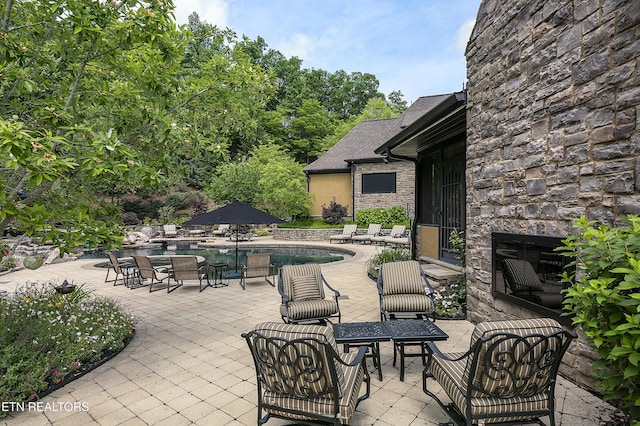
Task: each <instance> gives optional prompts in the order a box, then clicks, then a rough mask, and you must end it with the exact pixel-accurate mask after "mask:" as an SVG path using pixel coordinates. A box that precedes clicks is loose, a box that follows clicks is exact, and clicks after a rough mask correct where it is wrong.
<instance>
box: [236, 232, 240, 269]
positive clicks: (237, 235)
mask: <svg viewBox="0 0 640 426" xmlns="http://www.w3.org/2000/svg"><path fill="white" fill-rule="evenodd" d="M239 227H240V225H238V226H236V272H238V238H239V237H240V234H238V229H239Z"/></svg>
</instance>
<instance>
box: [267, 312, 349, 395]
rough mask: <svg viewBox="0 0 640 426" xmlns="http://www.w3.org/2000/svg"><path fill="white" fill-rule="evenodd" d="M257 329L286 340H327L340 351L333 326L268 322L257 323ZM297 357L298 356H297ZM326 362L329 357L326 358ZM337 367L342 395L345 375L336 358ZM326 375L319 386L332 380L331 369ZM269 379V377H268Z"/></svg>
mask: <svg viewBox="0 0 640 426" xmlns="http://www.w3.org/2000/svg"><path fill="white" fill-rule="evenodd" d="M255 330H256V331H257V332H258V333H260V334H262V335H264V336H266V337H279V338H281V339H285V340H293V339H302V338H312V339H317V340H319V341H321V342H327V343H329V345H330V346H331V347H332V348H333V350H334V352H336V353H338V354H339V353H340V352H338V346H337V345H336V341H335V338H334V336H333V327H326V326H322V325H305V324H282V323H276V322H266V323H261V324H258V325H256V328H255ZM318 349H319V350H320V351H321V353H323V354H324V352H325V351H324V349H323V348H321V347H320V345H318ZM295 358H298V356H296V357H295ZM324 362H327V359H326V358H324ZM334 365H335V367H336V376H337V377H338V384H339V390H340V395H342V394H343V392H344V389H345V384H346V383H345V376H344V372H343V369H342V368H341V364H340V363H339V362H337V361H335V360H334ZM324 373H325V375H324V376H323V377H321V378H320V377H319V378H318V383H317V386H318V387H321V386H326V385H327V383H330V382H331V375H330V373H329V370H328V369H327V370H325V371H324ZM267 379H268V378H267Z"/></svg>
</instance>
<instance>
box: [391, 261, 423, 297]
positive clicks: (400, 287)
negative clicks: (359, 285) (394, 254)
mask: <svg viewBox="0 0 640 426" xmlns="http://www.w3.org/2000/svg"><path fill="white" fill-rule="evenodd" d="M380 273H381V274H382V294H383V296H386V295H389V294H408V293H412V294H425V287H426V286H427V284H426V283H425V281H424V279H423V278H422V273H421V272H420V264H419V263H418V261H416V260H404V261H399V262H388V263H383V264H382V265H381V266H380Z"/></svg>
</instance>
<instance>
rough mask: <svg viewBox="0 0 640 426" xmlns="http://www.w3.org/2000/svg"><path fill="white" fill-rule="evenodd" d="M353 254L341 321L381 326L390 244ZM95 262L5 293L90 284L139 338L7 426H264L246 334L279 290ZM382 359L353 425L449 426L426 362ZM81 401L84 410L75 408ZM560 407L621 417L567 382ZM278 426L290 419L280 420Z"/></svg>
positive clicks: (459, 325) (346, 269)
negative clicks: (168, 284) (122, 274)
mask: <svg viewBox="0 0 640 426" xmlns="http://www.w3.org/2000/svg"><path fill="white" fill-rule="evenodd" d="M259 243H269V244H273V243H280V244H287V245H293V244H296V243H290V242H282V241H273V240H271V239H270V238H264V239H259V240H258V241H257V242H256V244H259ZM312 244H313V245H327V246H329V244H328V243H326V244H325V243H319V242H313V243H312ZM335 246H336V245H335V244H334V245H332V247H333V248H335ZM345 247H346V248H350V249H353V250H354V251H356V252H357V254H356V256H354V257H353V258H351V259H349V260H345V261H341V262H335V263H330V264H324V265H322V272H323V274H324V276H325V277H326V279H327V280H328V282H329V283H330V284H331V285H332V286H333V287H335V288H336V289H338V290H339V291H340V292H341V294H342V295H343V296H345V297H344V298H343V299H341V301H340V307H341V311H342V320H343V322H352V321H377V320H379V313H378V295H377V291H376V286H375V283H374V282H373V281H371V280H370V279H369V278H368V277H367V274H366V267H365V264H366V262H367V260H368V259H369V258H370V257H371V256H372V255H373V254H374V253H375V252H376V251H378V250H380V248H379V247H376V246H371V245H366V246H365V245H345ZM105 260H106V258H105ZM95 263H97V261H96V260H78V261H74V262H66V263H59V264H54V265H47V266H44V267H42V268H40V269H38V270H36V271H30V270H22V271H17V272H13V273H11V274H7V275H3V276H0V289H4V290H8V291H12V290H13V289H15V287H16V285H18V284H23V283H25V282H26V281H45V280H58V281H59V282H60V281H62V280H63V279H67V280H70V281H71V280H72V281H73V282H74V283H83V282H87V283H89V284H90V285H91V286H92V287H93V288H95V289H96V291H97V292H98V293H99V294H104V295H109V296H114V297H116V298H118V299H119V300H121V301H122V302H123V303H125V304H126V305H128V306H129V307H130V308H131V310H132V311H133V313H134V314H135V315H136V316H138V317H141V318H142V321H141V322H140V323H139V325H138V327H137V328H136V335H135V337H134V339H133V340H132V341H131V343H130V344H129V345H128V346H127V347H126V348H125V349H124V350H123V351H122V352H121V353H120V354H119V355H118V356H116V357H115V358H114V359H112V360H110V361H108V362H107V363H105V364H104V365H102V366H100V367H98V368H97V369H95V370H94V371H92V372H90V373H88V374H86V375H85V376H83V377H81V378H80V379H78V380H76V381H74V382H72V383H70V384H68V385H67V386H65V387H63V388H61V389H58V390H56V391H55V392H53V393H51V394H50V395H48V396H46V397H44V398H43V399H42V400H41V401H40V402H42V403H43V405H42V406H41V408H42V409H41V410H34V411H25V412H19V413H14V414H13V415H12V416H11V417H9V418H6V419H3V420H0V424H4V425H49V424H50V425H78V424H98V425H171V426H179V425H189V424H196V425H255V424H256V419H257V409H256V401H257V398H256V386H255V383H256V382H255V370H254V366H253V361H252V359H251V355H250V353H249V350H248V347H247V346H246V343H245V341H244V340H243V339H242V338H241V337H240V334H241V333H242V332H244V331H249V330H251V329H252V328H253V327H254V326H255V325H256V324H257V323H259V322H262V321H277V322H280V321H281V318H280V315H279V311H278V307H279V305H280V298H279V296H278V292H277V289H276V288H274V287H271V286H270V285H269V284H268V283H266V282H265V281H264V280H255V281H250V282H249V283H248V285H247V289H246V290H245V291H243V290H242V289H241V287H240V285H239V282H238V281H235V282H232V283H231V285H230V286H229V287H221V288H208V289H206V290H205V291H204V292H202V293H199V292H198V284H197V283H194V284H190V283H189V284H185V285H184V286H183V287H181V288H179V289H177V290H176V291H175V292H173V293H171V294H167V293H166V292H164V291H158V292H154V293H149V292H148V290H147V289H146V288H139V289H135V290H130V289H128V288H125V287H123V286H116V287H114V286H112V285H111V284H109V283H104V278H105V275H106V270H105V269H100V268H96V267H94V266H93V265H94V264H95ZM438 325H439V326H440V328H442V329H443V330H444V331H446V332H447V333H448V334H449V336H450V338H449V339H448V340H447V341H446V342H440V343H439V346H440V347H441V348H442V349H443V350H444V351H459V350H466V349H467V348H468V340H469V337H470V333H471V330H472V329H473V324H471V323H469V322H468V321H442V320H439V321H438ZM381 357H382V368H383V374H384V380H383V381H379V380H378V379H377V375H376V374H372V375H371V397H370V398H369V399H367V400H365V401H364V402H362V403H361V404H360V406H359V407H358V410H357V413H356V415H355V416H354V420H353V424H355V425H373V424H375V425H394V426H402V425H435V424H438V423H439V422H445V421H446V420H447V417H446V416H445V415H444V413H443V412H442V411H441V410H440V408H439V407H438V406H437V405H436V404H435V402H433V401H431V400H430V399H429V398H428V397H427V396H426V395H425V394H424V393H423V392H422V376H421V373H422V365H421V362H420V360H419V358H410V359H408V360H407V369H406V374H405V380H404V382H401V381H400V380H399V369H398V368H396V367H393V365H392V360H393V347H392V345H391V343H382V344H381ZM370 367H371V365H370ZM370 371H372V370H371V368H370ZM441 393H442V392H441ZM74 403H76V406H77V407H79V409H75V410H74V409H68V408H70V407H72V406H73V404H74ZM556 408H557V412H558V413H557V415H556V418H557V419H558V423H559V424H561V425H581V426H582V425H599V424H603V423H604V422H606V421H607V420H608V419H609V416H610V415H611V413H612V412H613V411H614V410H613V408H612V407H611V406H610V405H608V404H606V403H603V402H602V401H601V400H600V399H599V398H597V397H595V396H593V395H592V394H590V393H589V392H587V391H585V390H583V389H581V388H579V387H577V386H575V385H574V384H572V383H571V382H569V381H567V380H564V379H561V380H560V381H559V383H558V386H557V387H556ZM54 409H55V410H54ZM267 424H269V425H279V424H287V422H286V421H281V420H278V419H273V420H271V421H269V423H267Z"/></svg>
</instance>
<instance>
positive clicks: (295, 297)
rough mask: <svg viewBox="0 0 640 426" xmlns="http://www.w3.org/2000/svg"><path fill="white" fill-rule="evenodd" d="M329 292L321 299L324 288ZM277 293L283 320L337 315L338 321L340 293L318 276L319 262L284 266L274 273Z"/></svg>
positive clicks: (323, 318)
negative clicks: (276, 279)
mask: <svg viewBox="0 0 640 426" xmlns="http://www.w3.org/2000/svg"><path fill="white" fill-rule="evenodd" d="M325 286H326V287H327V289H328V290H330V291H331V292H333V299H326V298H325V291H324V287H325ZM278 292H279V293H280V296H281V297H282V304H281V305H280V315H282V319H283V321H284V322H286V323H300V322H321V323H324V322H326V321H329V322H330V321H331V320H330V319H331V318H337V319H338V322H340V318H341V315H340V306H339V305H338V298H339V297H340V293H339V292H338V291H336V290H334V289H333V288H332V287H331V286H330V285H329V283H327V281H326V280H325V278H324V277H323V276H322V272H321V271H320V265H318V264H316V263H306V264H303V265H284V266H282V267H281V268H280V271H279V272H278Z"/></svg>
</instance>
